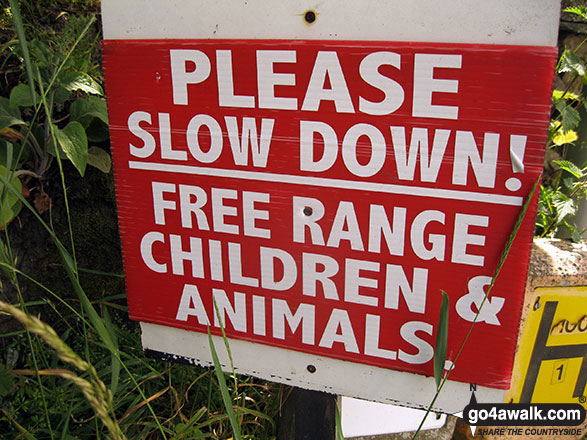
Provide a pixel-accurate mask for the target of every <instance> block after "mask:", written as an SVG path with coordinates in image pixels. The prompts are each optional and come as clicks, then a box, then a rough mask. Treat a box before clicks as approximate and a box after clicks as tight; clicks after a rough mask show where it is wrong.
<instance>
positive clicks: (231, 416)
mask: <svg viewBox="0 0 587 440" xmlns="http://www.w3.org/2000/svg"><path fill="white" fill-rule="evenodd" d="M208 342H209V343H210V353H211V354H212V361H213V362H214V371H215V372H216V378H217V379H218V385H219V386H220V394H221V395H222V401H223V402H224V408H225V409H226V413H227V414H228V420H229V421H230V425H231V426H232V433H233V435H234V439H235V440H240V439H241V433H240V427H239V425H238V422H237V421H236V415H235V413H234V408H233V407H232V401H231V400H230V394H229V393H228V386H227V385H226V378H225V377H224V372H223V371H222V367H221V366H220V361H219V360H218V354H217V353H216V348H215V347H214V341H212V333H210V326H208Z"/></svg>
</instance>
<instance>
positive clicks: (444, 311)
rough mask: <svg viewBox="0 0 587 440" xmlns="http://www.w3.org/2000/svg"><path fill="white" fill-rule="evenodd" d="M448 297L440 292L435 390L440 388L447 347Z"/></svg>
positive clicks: (435, 346)
mask: <svg viewBox="0 0 587 440" xmlns="http://www.w3.org/2000/svg"><path fill="white" fill-rule="evenodd" d="M448 310H449V301H448V295H447V294H446V292H445V291H444V290H443V291H442V303H441V304H440V316H439V317H438V329H437V330H436V344H435V345H434V380H435V381H436V389H438V388H439V387H440V381H441V380H442V374H443V372H444V364H445V362H446V347H447V345H448Z"/></svg>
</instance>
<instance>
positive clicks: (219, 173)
mask: <svg viewBox="0 0 587 440" xmlns="http://www.w3.org/2000/svg"><path fill="white" fill-rule="evenodd" d="M128 166H129V168H132V169H135V170H149V171H163V172H166V173H180V174H193V175H198V176H213V177H227V178H232V179H242V180H257V181H261V182H276V183H291V184H295V185H305V186H320V187H326V188H339V189H352V190H359V191H371V192H379V193H387V194H402V195H410V196H419V197H433V198H437V199H452V200H466V201H471V202H482V203H492V204H497V205H511V206H522V203H523V198H522V197H518V196H506V195H501V194H485V193H478V192H472V191H455V190H451V189H438V188H422V187H417V186H408V185H393V184H386V183H376V182H357V181H353V180H341V179H328V178H324V177H309V176H292V175H289V174H275V173H264V172H263V173H260V172H255V171H243V170H225V169H221V168H205V167H196V166H190V165H179V164H166V163H155V162H137V161H132V160H131V161H129V162H128Z"/></svg>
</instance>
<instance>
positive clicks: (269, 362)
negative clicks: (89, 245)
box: [141, 322, 506, 414]
mask: <svg viewBox="0 0 587 440" xmlns="http://www.w3.org/2000/svg"><path fill="white" fill-rule="evenodd" d="M141 330H142V340H143V349H144V350H150V351H152V352H155V353H151V354H154V355H155V356H157V355H158V354H165V353H167V354H169V356H165V358H166V359H168V360H173V361H182V362H187V363H193V364H195V365H200V366H203V367H210V366H213V365H214V364H213V362H212V355H211V352H210V344H209V342H208V335H207V334H204V333H197V332H192V331H189V330H183V329H178V328H174V327H167V326H162V325H158V324H151V323H146V322H141ZM212 340H213V342H214V347H215V348H216V351H217V353H218V357H219V359H220V363H221V364H222V369H223V370H224V371H226V372H228V373H230V372H231V365H230V359H229V358H228V353H227V351H226V349H225V345H224V340H223V338H222V337H220V336H212ZM228 344H229V347H230V352H231V355H232V359H233V362H234V368H235V372H236V373H239V374H245V375H249V376H255V377H258V378H261V379H266V380H269V381H272V382H278V383H282V384H285V385H291V386H296V387H300V388H304V389H311V390H316V391H325V392H327V393H332V394H339V395H342V396H347V397H356V398H359V399H365V400H371V401H375V402H381V403H388V404H393V405H399V406H409V407H411V408H421V409H426V408H428V406H429V405H430V403H431V401H432V398H433V397H434V394H435V392H436V383H435V381H434V378H433V377H426V376H422V375H419V374H412V373H406V372H402V371H395V370H389V369H386V368H379V367H372V366H369V365H364V364H360V363H355V362H349V361H343V360H338V359H332V358H327V357H324V356H317V355H313V354H308V353H302V352H298V351H293V350H285V349H282V348H277V347H272V346H269V345H264V344H258V343H254V342H249V341H242V340H237V339H230V338H228ZM309 365H312V366H314V368H315V371H314V372H311V370H314V369H313V368H311V367H310V368H308V366H309ZM455 368H458V367H455ZM505 393H506V390H498V389H493V388H487V387H482V386H477V387H476V391H475V396H476V397H477V401H478V402H481V403H501V402H503V401H504V399H505ZM392 396H393V397H392ZM470 398H471V390H470V385H469V384H468V383H462V382H455V381H450V380H449V381H447V382H446V383H445V385H444V387H443V389H442V391H441V392H440V394H439V397H438V399H437V400H436V403H435V405H434V407H433V408H432V409H433V410H434V411H436V412H443V413H448V414H455V413H458V412H461V411H462V410H463V409H464V408H465V406H467V404H468V403H469V400H470Z"/></svg>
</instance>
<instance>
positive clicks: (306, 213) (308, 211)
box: [304, 206, 314, 216]
mask: <svg viewBox="0 0 587 440" xmlns="http://www.w3.org/2000/svg"><path fill="white" fill-rule="evenodd" d="M313 212H314V211H313V210H312V208H310V207H309V206H306V207H305V208H304V215H307V216H310V215H312V213H313Z"/></svg>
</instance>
